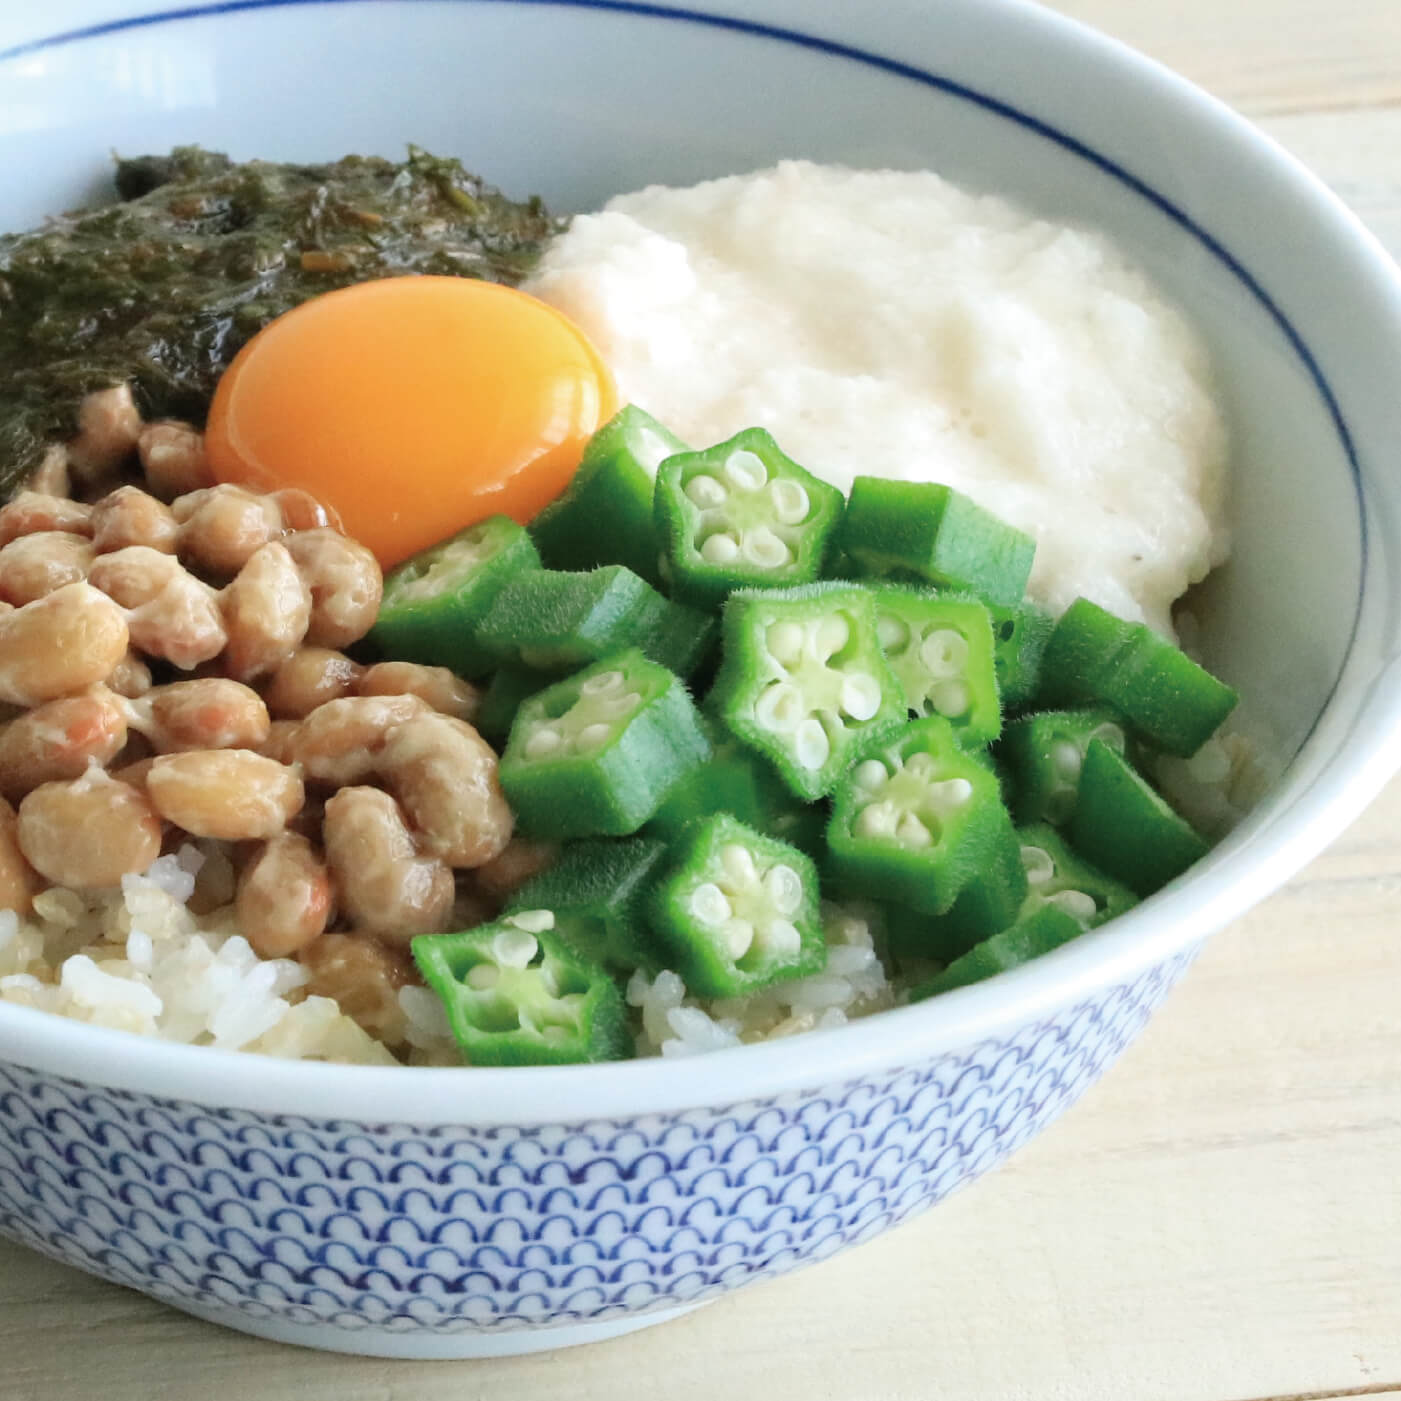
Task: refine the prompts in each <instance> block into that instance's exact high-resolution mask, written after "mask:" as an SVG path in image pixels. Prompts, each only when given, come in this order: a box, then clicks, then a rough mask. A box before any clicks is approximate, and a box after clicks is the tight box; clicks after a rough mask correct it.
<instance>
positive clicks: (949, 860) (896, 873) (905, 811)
mask: <svg viewBox="0 0 1401 1401" xmlns="http://www.w3.org/2000/svg"><path fill="white" fill-rule="evenodd" d="M827 848H828V866H829V868H830V870H831V873H832V875H833V878H834V879H835V881H836V883H837V884H838V885H839V886H840V888H841V889H842V890H843V891H849V892H851V893H852V894H859V895H866V896H868V897H869V898H871V899H873V900H891V901H894V902H895V903H897V904H900V905H905V906H908V907H909V908H910V909H912V910H918V911H920V912H922V913H924V914H935V915H939V914H943V913H945V912H946V911H947V910H948V909H949V908H950V907H951V906H952V905H953V903H954V901H955V900H956V899H957V898H958V896H959V893H960V892H961V891H962V890H963V889H964V887H965V886H967V884H968V883H969V881H970V880H972V879H973V878H974V877H975V876H976V875H977V874H978V873H979V872H980V871H986V870H990V869H995V868H996V866H997V863H998V862H999V861H1001V860H1005V858H1006V852H1007V851H1008V850H1009V849H1010V850H1011V851H1012V853H1013V856H1014V858H1015V851H1016V836H1015V834H1014V833H1013V831H1012V819H1011V817H1010V816H1009V815H1008V813H1007V809H1006V808H1005V807H1003V805H1002V798H1001V794H1000V792H999V789H998V784H997V778H996V776H995V775H994V774H993V772H992V771H991V769H989V768H988V767H987V765H986V764H983V763H979V762H978V760H976V759H975V758H973V757H971V756H970V755H968V754H965V753H964V752H963V750H962V749H961V748H960V747H959V744H958V740H957V738H956V737H955V735H954V732H953V727H952V726H951V725H950V724H949V722H948V721H947V720H945V719H944V718H943V717H942V716H939V715H935V716H930V717H929V718H928V719H924V720H914V721H911V722H910V724H908V725H907V726H906V727H905V728H904V729H903V730H902V731H901V732H900V733H899V734H898V735H896V736H895V737H894V739H892V740H885V741H882V742H880V743H878V744H874V745H872V746H871V747H869V748H867V749H866V750H864V751H863V752H862V754H861V756H860V758H859V759H858V760H857V762H856V763H855V764H854V765H853V766H852V768H851V770H850V772H849V773H847V775H846V776H845V777H844V778H843V779H842V781H841V783H840V784H838V786H837V791H836V794H835V796H834V798H833V803H832V820H831V822H830V823H829V824H828V827H827Z"/></svg>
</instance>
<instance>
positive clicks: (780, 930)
mask: <svg viewBox="0 0 1401 1401" xmlns="http://www.w3.org/2000/svg"><path fill="white" fill-rule="evenodd" d="M818 908H819V907H818V894H817V869H816V867H815V866H814V865H813V863H812V862H811V861H810V860H809V859H808V858H807V857H806V856H804V855H803V853H802V852H801V851H799V850H798V849H797V848H796V847H791V846H788V845H787V844H786V843H784V842H780V841H775V840H773V839H772V838H770V837H765V836H763V835H761V834H760V833H758V832H756V831H754V829H753V828H751V827H746V826H745V825H744V824H743V823H742V822H737V821H736V820H735V819H734V818H732V817H729V816H727V815H725V814H721V815H719V816H716V817H712V818H710V819H709V820H707V821H705V822H702V823H700V824H698V825H697V826H696V827H694V828H693V829H691V831H690V832H689V833H688V835H687V837H686V838H685V840H683V842H682V843H681V844H680V846H679V847H678V848H677V849H676V852H675V864H674V866H673V868H672V869H671V871H670V873H669V874H668V875H667V876H666V877H664V878H663V880H662V882H661V884H660V885H659V886H658V888H657V892H656V895H655V897H654V900H653V904H652V924H653V929H654V931H655V933H656V936H657V939H658V941H659V943H660V944H661V946H662V954H663V958H664V960H665V961H666V962H667V966H668V967H671V968H674V969H675V970H676V972H677V973H679V974H680V975H681V978H682V979H683V981H684V982H685V984H686V986H687V988H688V989H689V990H690V991H691V992H693V993H698V994H699V995H700V996H702V997H737V996H740V995H741V994H744V993H750V992H755V991H757V990H758V989H759V988H763V987H767V986H768V985H769V984H770V983H776V982H779V981H782V980H785V979H788V978H801V977H805V976H806V975H807V974H809V973H816V972H819V971H820V970H821V969H822V968H823V967H824V966H825V964H826V961H827V946H826V942H825V940H824V939H823V935H822V921H821V918H820V916H819V912H818Z"/></svg>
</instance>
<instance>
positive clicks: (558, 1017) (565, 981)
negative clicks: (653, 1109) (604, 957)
mask: <svg viewBox="0 0 1401 1401" xmlns="http://www.w3.org/2000/svg"><path fill="white" fill-rule="evenodd" d="M554 927H555V917H554V913H553V911H550V910H517V911H515V912H514V913H512V914H509V915H506V916H505V917H503V918H502V919H500V920H498V921H496V922H495V923H493V924H484V925H480V926H478V927H477V928H476V929H468V930H465V931H463V932H461V933H456V934H420V935H419V936H418V938H416V939H415V940H414V941H413V956H414V961H415V962H416V963H417V964H418V967H419V971H420V972H421V973H422V974H423V980H424V982H425V983H427V984H428V986H429V987H430V988H431V989H432V990H433V991H434V992H435V993H437V995H438V997H439V999H440V1000H441V1002H442V1004H443V1010H444V1011H445V1012H446V1013H447V1019H448V1026H449V1028H450V1029H451V1031H452V1035H453V1039H454V1040H455V1041H456V1042H457V1045H458V1048H459V1049H460V1050H461V1052H462V1057H463V1060H464V1061H466V1063H467V1064H468V1065H569V1064H576V1063H579V1062H585V1061H605V1060H621V1059H623V1058H624V1057H626V1056H627V1055H628V1054H629V1044H628V1042H629V1038H628V1033H627V1026H626V1014H625V1011H624V1007H623V999H622V994H621V993H620V992H619V991H618V987H617V984H616V983H614V981H613V979H612V978H611V977H610V976H609V975H608V974H607V973H606V972H605V971H604V970H603V969H602V968H601V967H600V966H599V965H598V964H597V963H594V962H592V961H591V960H589V959H587V958H585V957H584V956H583V955H582V954H581V953H580V952H579V951H578V950H577V949H574V948H571V947H570V946H569V945H568V944H567V943H566V942H565V941H564V940H563V939H561V938H560V937H559V936H558V935H557V934H556V933H555V932H553V931H554Z"/></svg>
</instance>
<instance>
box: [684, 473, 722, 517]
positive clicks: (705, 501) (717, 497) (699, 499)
mask: <svg viewBox="0 0 1401 1401" xmlns="http://www.w3.org/2000/svg"><path fill="white" fill-rule="evenodd" d="M686 495H687V497H688V498H689V499H690V501H691V502H692V503H693V504H694V505H696V506H699V507H700V508H701V510H702V511H710V510H714V508H715V507H716V506H723V505H724V504H725V502H726V501H727V500H728V499H729V495H730V493H729V492H728V491H726V490H725V484H724V483H723V482H720V481H717V480H716V479H715V478H714V477H711V476H707V475H705V474H704V473H702V475H700V476H699V477H692V478H691V480H690V481H689V482H687V483H686Z"/></svg>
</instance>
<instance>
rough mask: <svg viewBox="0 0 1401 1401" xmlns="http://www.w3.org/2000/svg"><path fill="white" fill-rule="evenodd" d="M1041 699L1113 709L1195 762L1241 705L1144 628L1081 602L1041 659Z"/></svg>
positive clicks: (1146, 734) (1222, 684)
mask: <svg viewBox="0 0 1401 1401" xmlns="http://www.w3.org/2000/svg"><path fill="white" fill-rule="evenodd" d="M1041 696H1042V698H1043V699H1044V700H1045V701H1047V702H1048V703H1050V704H1052V705H1055V704H1061V705H1107V706H1109V707H1110V708H1111V709H1113V710H1115V711H1117V712H1118V713H1119V714H1120V715H1121V716H1122V717H1123V718H1124V719H1125V720H1126V721H1127V722H1128V723H1129V725H1130V726H1131V727H1132V728H1133V729H1134V730H1135V731H1136V732H1137V733H1138V734H1139V735H1141V736H1142V737H1143V738H1144V739H1145V740H1147V741H1148V742H1149V743H1150V744H1154V745H1156V746H1157V747H1158V748H1160V749H1164V750H1166V751H1167V752H1168V753H1169V754H1176V755H1178V756H1179V757H1181V758H1184V759H1187V758H1190V757H1191V756H1192V755H1193V754H1195V753H1196V752H1197V750H1198V749H1200V748H1201V747H1202V745H1203V744H1205V743H1206V741H1207V740H1208V739H1210V738H1211V736H1212V735H1213V734H1214V733H1215V732H1216V730H1217V729H1218V727H1219V726H1220V725H1221V722H1222V721H1223V720H1225V718H1226V717H1227V716H1228V715H1229V714H1230V713H1231V711H1232V710H1233V709H1234V708H1235V705H1236V701H1237V699H1238V698H1237V696H1236V693H1235V691H1233V690H1232V689H1231V687H1229V686H1228V685H1226V683H1225V682H1224V681H1220V680H1218V679H1217V678H1216V677H1214V676H1213V675H1212V674H1211V673H1210V672H1209V671H1207V670H1206V669H1205V668H1204V667H1201V666H1198V664H1197V663H1196V662H1194V661H1193V660H1192V659H1191V658H1190V657H1189V656H1187V655H1186V653H1184V652H1182V651H1180V650H1179V649H1178V648H1176V647H1174V646H1173V645H1172V643H1171V642H1169V641H1167V639H1166V638H1163V637H1159V636H1158V634H1157V633H1155V632H1154V631H1153V630H1152V628H1150V627H1148V626H1147V625H1146V624H1143V623H1130V622H1127V621H1125V620H1124V619H1123V618H1116V617H1115V616H1114V614H1112V613H1110V612H1108V611H1107V610H1105V609H1103V608H1101V607H1099V605H1098V604H1095V603H1091V602H1090V600H1089V599H1087V598H1077V599H1076V600H1075V602H1074V603H1072V604H1071V605H1070V607H1069V608H1068V609H1066V611H1065V612H1064V613H1063V614H1062V615H1061V617H1060V619H1059V621H1058V622H1057V623H1056V626H1055V630H1054V631H1053V632H1052V633H1051V638H1050V641H1049V642H1048V643H1047V645H1046V654H1045V656H1044V657H1043V658H1042V674H1041Z"/></svg>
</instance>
